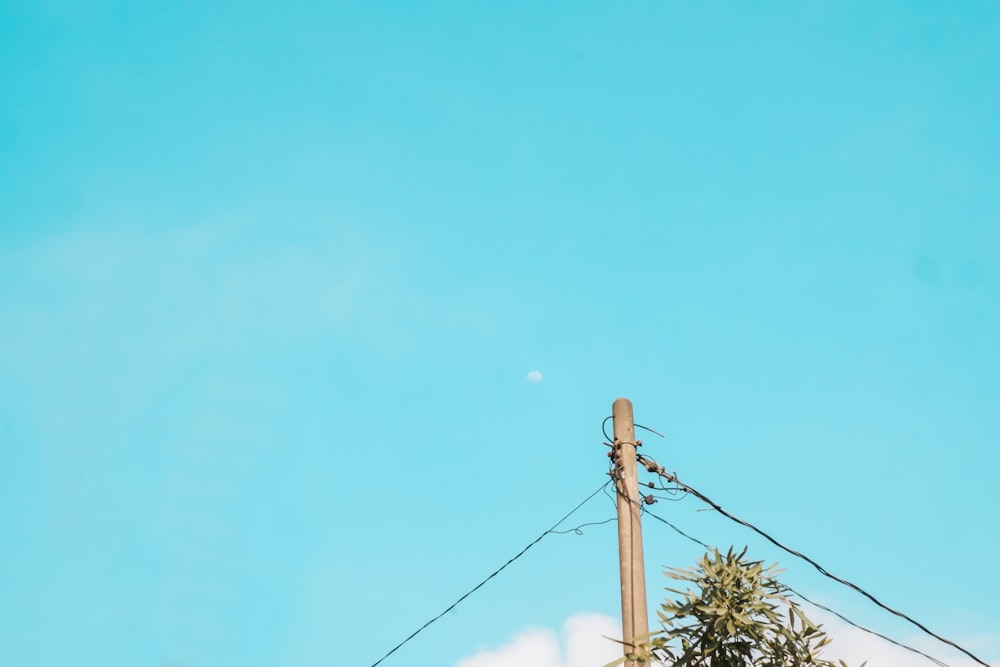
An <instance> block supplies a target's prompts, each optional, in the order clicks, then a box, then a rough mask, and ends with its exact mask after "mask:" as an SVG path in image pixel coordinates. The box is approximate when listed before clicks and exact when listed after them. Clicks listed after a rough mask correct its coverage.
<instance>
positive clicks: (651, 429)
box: [632, 422, 667, 438]
mask: <svg viewBox="0 0 1000 667" xmlns="http://www.w3.org/2000/svg"><path fill="white" fill-rule="evenodd" d="M632 425H633V426H635V427H636V428H641V429H643V430H645V431H649V432H650V433H655V434H656V435H658V436H660V437H661V438H666V437H667V436H665V435H663V434H662V433H660V432H659V431H657V430H656V429H655V428H649V427H648V426H643V425H642V424H636V423H635V422H632Z"/></svg>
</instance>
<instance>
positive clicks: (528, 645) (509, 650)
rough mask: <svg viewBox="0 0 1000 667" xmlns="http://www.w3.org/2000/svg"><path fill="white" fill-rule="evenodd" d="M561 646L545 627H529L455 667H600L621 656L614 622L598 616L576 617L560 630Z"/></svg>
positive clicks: (580, 615)
mask: <svg viewBox="0 0 1000 667" xmlns="http://www.w3.org/2000/svg"><path fill="white" fill-rule="evenodd" d="M562 630H563V631H562V643H560V641H559V637H557V636H556V633H555V632H553V631H552V630H549V629H548V628H529V629H527V630H524V631H523V632H521V633H519V634H518V635H516V636H515V637H514V638H513V639H512V640H511V641H510V642H509V643H507V644H505V645H504V646H501V647H500V648H497V649H492V650H491V649H483V650H481V651H480V652H478V653H476V654H475V655H473V656H471V657H468V658H463V659H462V660H459V662H458V664H457V665H456V666H455V667H510V666H511V665H517V667H601V665H604V664H607V663H609V662H611V661H612V660H615V659H617V658H618V657H619V656H620V655H621V647H620V645H619V644H616V643H614V642H613V641H611V640H609V639H606V638H605V637H618V636H620V635H621V628H620V627H619V625H618V623H617V622H616V621H615V620H614V619H612V618H610V617H608V616H603V615H601V614H577V615H575V616H572V617H570V618H569V619H568V620H567V621H566V622H565V623H564V624H563V628H562Z"/></svg>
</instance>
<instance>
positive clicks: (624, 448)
mask: <svg viewBox="0 0 1000 667" xmlns="http://www.w3.org/2000/svg"><path fill="white" fill-rule="evenodd" d="M611 415H612V417H613V418H614V428H615V442H614V453H615V462H616V471H617V474H616V479H615V485H616V486H617V488H618V493H617V498H618V560H619V565H620V567H621V582H622V633H623V639H624V641H625V642H626V646H625V652H626V653H628V652H629V648H630V647H629V646H628V644H627V643H628V642H631V641H632V640H633V639H635V638H636V637H642V636H643V635H645V634H647V633H648V632H649V622H648V620H647V618H646V570H645V567H644V565H643V562H642V525H641V524H640V523H639V518H640V516H641V514H642V496H640V495H639V478H638V475H636V471H635V460H636V456H635V454H636V452H635V448H636V439H635V422H634V421H633V418H632V402H631V401H630V400H628V399H627V398H619V399H618V400H616V401H615V402H614V404H613V405H612V406H611ZM634 664H635V663H633V662H632V661H626V662H625V667H634Z"/></svg>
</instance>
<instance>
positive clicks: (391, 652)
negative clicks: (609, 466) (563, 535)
mask: <svg viewBox="0 0 1000 667" xmlns="http://www.w3.org/2000/svg"><path fill="white" fill-rule="evenodd" d="M608 484H610V481H608V482H604V483H603V484H601V486H600V487H599V488H598V489H597V490H596V491H594V492H593V493H591V494H590V495H589V496H587V497H586V498H584V499H583V500H582V501H580V503H579V504H578V505H577V506H576V507H574V508H573V509H571V510H570V511H569V512H567V513H566V514H565V515H564V516H563V518H561V519H559V520H558V521H556V522H555V523H554V524H552V527H551V528H549V529H548V530H546V531H545V532H544V533H542V534H541V535H539V536H538V537H536V538H535V539H534V541H532V542H531V543H530V544H529V545H528V546H526V547H524V548H523V549H521V550H520V551H519V552H518V553H517V555H516V556H514V557H513V558H511V559H510V560H508V561H507V562H506V563H504V564H503V565H501V566H500V567H499V568H497V569H496V570H494V571H493V572H492V573H491V574H490V575H489V576H488V577H486V578H485V579H483V580H482V581H480V582H479V583H478V584H476V585H475V586H474V587H473V588H472V589H470V590H469V591H468V592H467V593H465V594H464V595H462V597H460V598H458V599H457V600H455V601H454V602H452V603H451V605H449V607H448V608H447V609H445V610H444V611H442V612H441V613H440V614H438V615H437V616H435V617H434V618H432V619H431V620H429V621H427V622H426V623H424V624H423V625H421V626H420V627H419V628H417V629H416V630H415V631H414V632H413V634H411V635H410V636H409V637H407V638H406V639H404V640H403V641H401V642H399V643H398V644H396V645H395V646H393V647H392V649H391V650H390V651H389V652H388V653H386V654H385V655H383V656H382V657H381V658H379V659H378V660H376V661H375V662H373V663H372V664H371V667H376V666H377V665H379V664H380V663H381V662H382V661H383V660H385V659H386V658H388V657H389V656H390V655H392V654H393V653H395V652H396V651H398V650H399V649H401V648H402V647H403V646H404V645H405V644H406V643H407V642H409V641H410V640H411V639H413V638H414V637H416V636H417V635H419V634H420V633H421V632H423V631H424V629H425V628H427V626H429V625H431V624H432V623H434V622H435V621H437V620H438V619H439V618H441V617H442V616H444V615H445V614H447V613H448V612H449V611H451V610H452V609H454V608H455V607H457V606H458V605H459V604H460V603H461V602H462V601H463V600H465V598H467V597H469V596H470V595H472V594H473V593H475V592H476V591H478V590H479V589H480V588H482V587H483V586H485V585H486V582H488V581H489V580H490V579H492V578H493V577H495V576H497V575H498V574H500V573H501V572H503V570H504V569H505V568H506V567H507V566H508V565H510V564H511V563H513V562H514V561H516V560H517V559H518V558H520V557H521V556H523V555H524V554H525V552H527V551H528V549H530V548H531V547H533V546H535V545H536V544H538V543H539V542H541V541H542V538H544V537H545V536H546V535H548V534H549V533H552V532H554V531H555V529H556V528H558V527H559V524H561V523H562V522H563V521H565V520H566V519H568V518H570V517H571V516H572V515H573V514H574V513H575V512H576V511H577V510H578V509H580V508H581V507H583V506H584V505H586V504H587V502H588V501H589V500H590V499H591V498H593V497H594V496H596V495H597V494H598V493H600V492H601V491H602V490H603V489H604V487H606V486H607V485H608Z"/></svg>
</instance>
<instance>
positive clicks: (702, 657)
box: [605, 549, 864, 667]
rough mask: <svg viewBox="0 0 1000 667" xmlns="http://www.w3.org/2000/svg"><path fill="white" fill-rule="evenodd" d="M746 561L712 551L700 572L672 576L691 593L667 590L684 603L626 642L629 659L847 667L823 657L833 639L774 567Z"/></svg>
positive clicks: (737, 666)
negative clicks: (798, 601) (645, 632)
mask: <svg viewBox="0 0 1000 667" xmlns="http://www.w3.org/2000/svg"><path fill="white" fill-rule="evenodd" d="M745 556H746V549H744V550H743V551H741V552H740V553H735V552H734V551H733V550H732V549H729V551H728V552H727V553H726V554H721V553H720V552H719V551H718V550H716V549H713V550H712V551H711V552H710V553H706V554H705V555H704V556H703V557H702V558H701V560H700V561H699V562H698V565H697V567H694V568H689V569H674V568H671V569H669V570H667V571H666V572H665V574H666V575H667V576H668V577H670V578H671V579H674V580H676V581H680V582H686V583H687V584H688V586H687V587H685V588H670V587H668V588H667V591H669V592H670V593H672V594H674V595H677V596H680V597H678V598H676V599H670V598H668V599H667V600H666V601H665V602H664V603H663V604H662V605H660V610H659V611H658V612H657V614H658V616H659V618H660V623H661V624H662V626H663V627H662V629H661V630H658V631H656V632H653V633H651V634H650V635H648V636H645V637H637V638H634V639H633V641H631V642H628V643H627V645H628V646H630V647H631V648H630V651H629V653H628V659H629V660H632V661H633V662H634V664H636V665H670V666H671V667H805V666H807V665H808V666H812V667H847V665H846V664H845V663H844V662H843V661H838V662H831V661H829V660H824V659H823V658H821V657H820V655H819V653H820V650H821V649H822V648H823V647H824V646H826V645H827V644H829V643H830V640H829V638H828V637H827V636H826V634H825V633H824V632H823V631H822V629H821V628H820V627H819V626H818V625H816V624H815V623H813V622H812V621H810V620H809V618H808V617H806V615H805V613H804V612H803V611H802V609H801V608H800V607H799V606H798V605H797V604H796V603H795V602H794V601H793V600H791V599H789V598H788V597H787V596H786V595H785V594H784V587H783V586H782V585H781V583H779V582H778V580H777V579H776V578H775V575H776V574H777V572H778V571H777V569H776V566H775V565H770V566H768V567H765V566H764V564H763V563H762V562H761V561H749V560H745ZM624 660H625V658H622V659H621V660H618V661H617V662H615V663H611V665H606V666H605V667H612V665H616V664H620V663H621V662H623V661H624ZM862 667H864V665H862Z"/></svg>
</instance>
